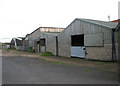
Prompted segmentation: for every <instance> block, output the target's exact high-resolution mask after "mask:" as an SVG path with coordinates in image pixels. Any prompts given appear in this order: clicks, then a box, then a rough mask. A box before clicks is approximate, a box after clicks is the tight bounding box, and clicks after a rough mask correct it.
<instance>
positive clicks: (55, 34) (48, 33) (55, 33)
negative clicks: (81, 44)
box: [41, 32, 60, 36]
mask: <svg viewBox="0 0 120 86" xmlns="http://www.w3.org/2000/svg"><path fill="white" fill-rule="evenodd" d="M41 33H42V34H47V35H53V36H58V34H59V33H60V32H41Z"/></svg>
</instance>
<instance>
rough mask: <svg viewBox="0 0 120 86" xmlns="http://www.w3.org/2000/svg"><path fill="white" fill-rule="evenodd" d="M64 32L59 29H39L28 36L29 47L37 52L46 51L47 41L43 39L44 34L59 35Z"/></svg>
mask: <svg viewBox="0 0 120 86" xmlns="http://www.w3.org/2000/svg"><path fill="white" fill-rule="evenodd" d="M62 30H64V28H59V27H39V28H37V29H36V30H35V31H33V32H32V33H31V34H30V35H29V36H28V46H30V47H32V49H33V51H35V52H44V51H45V49H46V48H45V47H43V46H45V39H41V34H43V33H58V32H61V31H62ZM40 41H41V42H40Z"/></svg>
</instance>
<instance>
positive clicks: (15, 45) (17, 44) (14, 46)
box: [10, 38, 22, 50]
mask: <svg viewBox="0 0 120 86" xmlns="http://www.w3.org/2000/svg"><path fill="white" fill-rule="evenodd" d="M21 47H22V40H20V39H18V38H13V39H12V40H11V43H10V48H11V49H17V50H21Z"/></svg>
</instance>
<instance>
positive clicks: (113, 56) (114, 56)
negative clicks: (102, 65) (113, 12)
mask: <svg viewBox="0 0 120 86" xmlns="http://www.w3.org/2000/svg"><path fill="white" fill-rule="evenodd" d="M114 32H115V29H112V61H113V62H116V61H117V59H116V49H115V39H114Z"/></svg>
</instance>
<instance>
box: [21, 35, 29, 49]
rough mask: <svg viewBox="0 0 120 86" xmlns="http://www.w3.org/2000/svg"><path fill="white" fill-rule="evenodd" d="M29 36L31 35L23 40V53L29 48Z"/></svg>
mask: <svg viewBox="0 0 120 86" xmlns="http://www.w3.org/2000/svg"><path fill="white" fill-rule="evenodd" d="M29 35H30V34H27V35H26V36H25V38H24V39H23V40H22V49H21V50H22V51H27V48H28V46H29V45H28V38H29Z"/></svg>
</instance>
